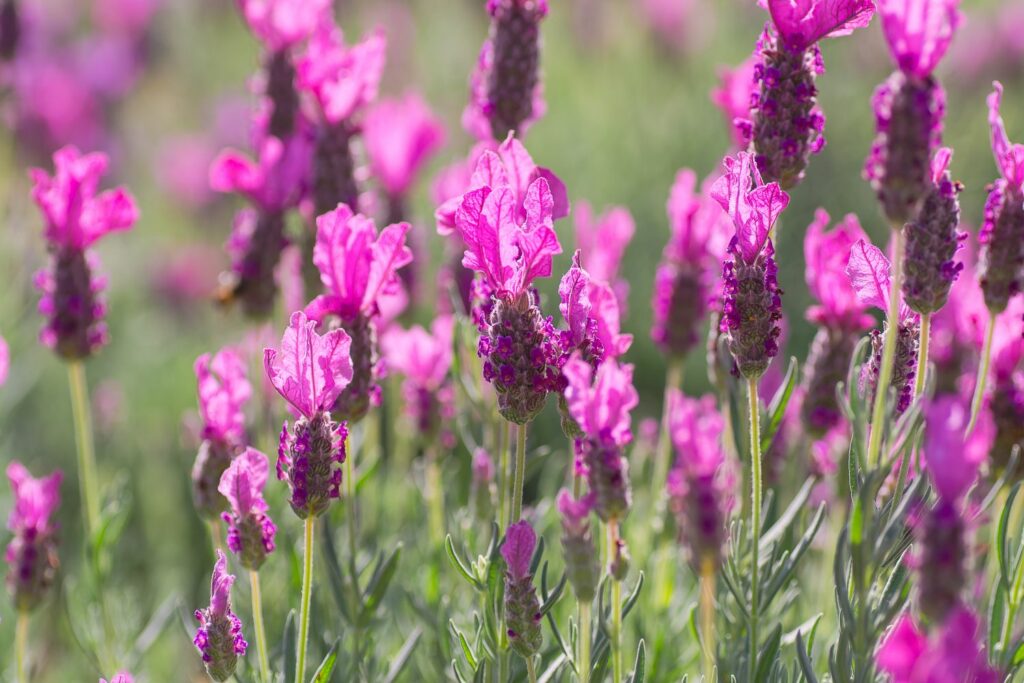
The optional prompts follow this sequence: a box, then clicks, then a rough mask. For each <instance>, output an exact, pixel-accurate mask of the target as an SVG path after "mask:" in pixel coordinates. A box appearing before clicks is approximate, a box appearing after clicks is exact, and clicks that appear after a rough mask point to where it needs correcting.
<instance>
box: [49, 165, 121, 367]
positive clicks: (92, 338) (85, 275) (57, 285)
mask: <svg viewBox="0 0 1024 683" xmlns="http://www.w3.org/2000/svg"><path fill="white" fill-rule="evenodd" d="M53 163H54V167H55V174H54V175H53V176H50V175H49V174H48V173H47V172H46V171H44V170H42V169H38V168H35V169H32V170H31V171H30V172H29V177H30V178H31V179H32V183H33V188H32V199H33V200H34V201H35V203H36V204H37V205H38V206H39V209H40V210H41V211H42V213H43V218H44V219H45V223H46V225H45V231H44V236H45V238H46V241H47V245H48V248H49V251H50V253H51V262H50V266H49V268H48V269H46V270H43V271H40V272H39V273H38V274H37V275H36V280H35V283H36V286H37V287H38V288H39V290H40V291H41V292H42V293H43V297H42V299H41V300H40V302H39V312H40V313H42V314H43V315H45V316H47V318H48V322H47V324H46V326H45V327H44V328H43V331H42V332H41V334H40V339H41V340H42V342H43V343H44V344H46V345H47V346H48V347H50V348H52V349H54V351H56V352H57V354H58V355H60V356H61V357H62V358H65V359H68V360H74V359H81V358H86V357H88V356H90V355H92V354H93V353H95V352H96V351H97V350H98V349H99V348H100V347H101V346H102V345H103V344H105V343H106V341H107V327H106V323H104V321H103V316H104V315H105V313H106V305H105V304H104V302H103V299H102V297H101V292H102V290H103V288H104V286H105V279H103V278H99V277H96V276H94V274H93V271H94V270H95V265H96V259H95V256H94V254H92V253H91V252H90V251H89V247H91V246H92V245H93V244H95V243H96V242H97V241H98V240H99V239H100V238H101V237H103V236H104V235H106V234H108V233H111V232H116V231H120V230H129V229H130V228H131V227H132V225H134V224H135V221H136V220H138V216H139V210H138V208H137V206H136V204H135V200H134V199H133V198H132V196H131V195H130V194H129V193H128V191H127V190H125V189H124V188H116V189H114V190H108V191H106V192H101V193H99V194H97V189H98V186H99V182H100V177H101V176H102V175H103V174H104V173H105V172H106V170H107V164H108V159H107V156H106V155H105V154H101V153H93V154H85V155H83V154H81V153H79V151H78V149H76V148H75V147H72V146H69V147H64V148H62V149H60V150H58V151H57V152H55V153H54V155H53Z"/></svg>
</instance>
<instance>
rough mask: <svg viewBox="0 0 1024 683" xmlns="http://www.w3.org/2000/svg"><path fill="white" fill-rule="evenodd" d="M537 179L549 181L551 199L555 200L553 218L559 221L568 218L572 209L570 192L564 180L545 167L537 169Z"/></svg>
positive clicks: (552, 209)
mask: <svg viewBox="0 0 1024 683" xmlns="http://www.w3.org/2000/svg"><path fill="white" fill-rule="evenodd" d="M537 177H538V178H543V179H544V180H546V181H548V187H549V188H550V189H551V197H552V199H553V200H554V205H553V206H552V207H551V218H552V219H554V220H556V221H557V220H558V219H560V218H565V217H566V216H568V215H569V209H570V203H569V191H568V190H567V189H566V187H565V183H563V182H562V179H561V178H559V177H558V176H556V175H555V174H554V173H553V172H551V171H549V170H548V169H546V168H543V167H539V168H538V169H537Z"/></svg>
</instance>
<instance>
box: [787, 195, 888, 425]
mask: <svg viewBox="0 0 1024 683" xmlns="http://www.w3.org/2000/svg"><path fill="white" fill-rule="evenodd" d="M829 220H830V219H829V215H828V213H827V212H826V211H825V210H824V209H818V211H817V213H815V216H814V222H813V223H811V225H810V226H809V227H808V228H807V235H806V237H805V238H804V259H805V261H806V264H807V270H806V279H807V287H808V289H809V290H810V292H811V296H813V297H814V299H816V300H817V302H818V303H817V304H815V305H813V306H811V307H810V308H809V309H808V311H807V319H808V320H810V321H811V322H813V323H815V324H816V325H818V332H817V334H815V336H814V341H813V342H812V343H811V351H810V353H809V354H808V357H807V363H806V364H805V365H804V377H803V384H802V386H803V390H804V395H805V400H804V401H803V404H802V410H801V414H802V418H803V423H804V426H805V428H806V429H807V430H808V431H809V432H810V433H811V434H812V435H814V436H816V437H822V436H824V435H825V434H826V433H827V432H828V431H829V430H830V429H832V428H833V427H835V426H836V425H837V424H839V422H840V421H841V420H842V412H841V411H840V408H839V405H838V402H837V399H836V389H835V387H836V384H838V383H839V382H842V381H845V380H846V374H847V371H848V369H849V367H850V359H851V358H852V356H853V349H854V347H855V346H856V345H857V340H858V338H859V336H860V332H861V331H862V330H864V329H867V328H870V327H871V326H872V325H873V324H874V318H872V317H871V316H870V315H868V314H867V313H866V311H865V305H864V304H863V303H861V301H860V300H859V299H858V298H857V293H856V292H855V291H854V289H853V286H852V285H851V284H850V281H849V278H847V276H846V268H847V266H848V265H849V261H850V250H851V249H852V248H853V246H854V244H856V243H857V241H858V240H866V239H867V235H865V234H864V230H863V229H861V227H860V222H859V221H858V220H857V217H856V216H854V215H853V214H849V215H848V216H846V217H845V218H844V219H843V220H842V221H841V222H840V223H838V224H836V226H835V227H834V228H833V229H832V230H831V231H826V228H827V227H828V224H829Z"/></svg>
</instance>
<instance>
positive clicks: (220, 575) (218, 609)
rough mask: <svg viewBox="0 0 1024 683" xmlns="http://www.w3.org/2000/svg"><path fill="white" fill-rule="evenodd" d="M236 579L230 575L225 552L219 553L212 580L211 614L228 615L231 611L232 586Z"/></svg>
mask: <svg viewBox="0 0 1024 683" xmlns="http://www.w3.org/2000/svg"><path fill="white" fill-rule="evenodd" d="M234 583H235V577H234V576H233V575H231V574H228V558H227V556H226V555H224V551H223V550H218V551H217V562H216V564H214V565H213V576H212V577H211V578H210V614H211V616H213V615H226V614H227V613H228V611H229V610H230V609H231V586H232V585H233V584H234Z"/></svg>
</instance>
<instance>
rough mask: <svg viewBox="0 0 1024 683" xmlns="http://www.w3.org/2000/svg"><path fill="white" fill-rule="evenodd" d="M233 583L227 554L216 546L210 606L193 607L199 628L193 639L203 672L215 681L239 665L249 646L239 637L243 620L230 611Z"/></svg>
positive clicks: (229, 676) (224, 677)
mask: <svg viewBox="0 0 1024 683" xmlns="http://www.w3.org/2000/svg"><path fill="white" fill-rule="evenodd" d="M234 583H235V577H234V575H233V574H228V558H227V556H225V555H224V552H223V551H221V550H218V551H217V563H216V564H215V565H214V567H213V577H212V579H211V581H210V606H209V607H208V608H206V609H198V610H196V612H195V617H196V619H197V620H198V621H199V630H198V631H196V637H195V638H194V639H193V640H192V642H193V643H194V644H195V646H196V649H197V650H199V653H200V654H201V655H202V657H203V663H204V664H205V665H206V673H207V674H209V676H210V678H212V679H213V680H215V681H226V680H228V679H229V678H231V676H233V675H234V673H235V667H236V666H237V665H238V657H239V656H240V655H244V654H245V651H246V649H247V648H248V647H249V644H248V643H246V642H245V638H243V637H242V622H241V620H240V619H239V618H238V616H237V615H235V613H234V612H232V611H231V586H232V585H233V584H234Z"/></svg>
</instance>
